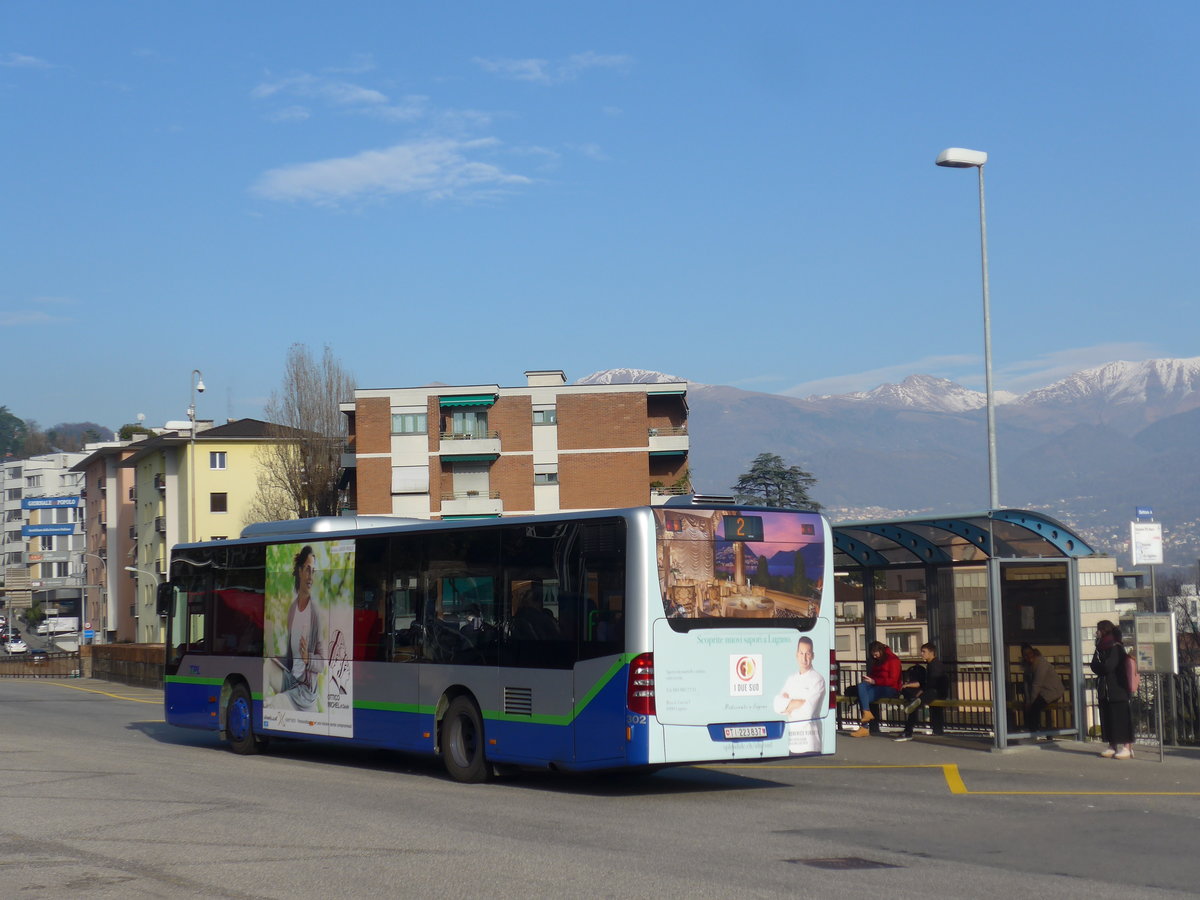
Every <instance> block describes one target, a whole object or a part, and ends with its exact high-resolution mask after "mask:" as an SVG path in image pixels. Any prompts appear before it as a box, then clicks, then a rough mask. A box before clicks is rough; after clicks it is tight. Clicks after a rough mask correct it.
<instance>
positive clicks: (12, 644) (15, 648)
mask: <svg viewBox="0 0 1200 900" xmlns="http://www.w3.org/2000/svg"><path fill="white" fill-rule="evenodd" d="M4 649H5V650H7V651H8V652H9V653H25V652H26V651H27V650H28V649H29V647H27V646H26V645H25V642H24V641H23V640H21V639H20V638H12V639H11V640H10V641H9V642H8V643H7V644H5V645H4Z"/></svg>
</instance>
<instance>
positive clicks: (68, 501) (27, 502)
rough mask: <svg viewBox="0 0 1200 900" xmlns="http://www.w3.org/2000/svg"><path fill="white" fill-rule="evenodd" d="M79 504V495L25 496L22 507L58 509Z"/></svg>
mask: <svg viewBox="0 0 1200 900" xmlns="http://www.w3.org/2000/svg"><path fill="white" fill-rule="evenodd" d="M73 506H79V498H78V497H25V498H24V499H22V500H21V509H58V508H60V507H73Z"/></svg>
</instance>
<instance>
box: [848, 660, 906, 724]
mask: <svg viewBox="0 0 1200 900" xmlns="http://www.w3.org/2000/svg"><path fill="white" fill-rule="evenodd" d="M868 651H869V652H870V654H871V659H870V662H869V663H868V664H867V674H866V675H864V676H863V680H862V681H861V682H859V684H858V685H856V686H855V687H854V688H853V690H852V691H851V694H853V693H857V694H858V706H859V709H860V711H861V712H862V721H861V722H859V725H858V728H856V729H854V730H853V731H851V732H850V737H866V736H867V735H868V734H870V733H871V732H872V730H875V731H878V729H879V725H878V723H876V722H875V713H873V712H872V711H871V704H872V703H874V702H875V701H876V700H882V699H883V698H884V697H899V696H900V658H899V657H898V656H896V654H895V653H893V652H892V648H891V647H889V646H888V645H887V644H884V643H882V642H881V641H872V642H871V645H870V647H869V648H868ZM872 723H874V724H872Z"/></svg>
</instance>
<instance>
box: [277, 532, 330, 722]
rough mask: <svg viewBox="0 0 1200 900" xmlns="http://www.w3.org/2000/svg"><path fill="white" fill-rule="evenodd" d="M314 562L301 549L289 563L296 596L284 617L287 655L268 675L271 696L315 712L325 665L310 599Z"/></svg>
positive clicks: (317, 615) (310, 552)
mask: <svg viewBox="0 0 1200 900" xmlns="http://www.w3.org/2000/svg"><path fill="white" fill-rule="evenodd" d="M315 572H316V562H315V560H314V559H313V549H312V547H311V546H305V547H304V548H303V549H302V550H301V551H300V552H299V553H297V554H296V557H295V560H294V562H293V564H292V579H293V582H294V584H295V591H296V595H295V598H294V599H293V600H292V604H291V606H290V607H289V608H288V614H287V655H286V656H285V657H283V658H282V659H279V660H278V662H279V665H278V667H277V668H276V669H275V670H274V672H273V673H272V676H271V687H272V688H273V689H274V693H275V694H276V695H280V696H286V697H287V699H288V700H289V701H290V702H291V705H292V706H293V707H294V708H295V709H315V708H316V705H317V683H318V680H319V677H320V674H321V669H322V668H324V665H325V659H324V657H325V653H324V648H323V647H322V644H321V612H320V610H319V608H318V607H317V603H316V599H315V598H314V597H313V581H314V574H315Z"/></svg>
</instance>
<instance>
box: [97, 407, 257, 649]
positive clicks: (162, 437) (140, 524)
mask: <svg viewBox="0 0 1200 900" xmlns="http://www.w3.org/2000/svg"><path fill="white" fill-rule="evenodd" d="M169 424H176V425H183V426H184V427H181V428H177V429H176V430H173V431H168V432H164V433H163V434H159V435H155V436H154V437H151V438H147V439H146V440H144V441H140V442H138V443H137V444H133V445H130V447H129V448H127V449H129V450H131V451H133V452H131V453H129V454H128V455H127V456H126V457H125V458H124V459H122V461H121V463H120V466H121V467H122V468H123V469H126V470H128V471H129V472H130V473H131V475H132V477H131V479H130V481H131V483H130V484H129V487H128V491H129V497H130V500H131V503H132V517H131V521H130V524H129V527H128V535H129V540H130V547H131V552H130V553H129V554H128V557H127V556H126V555H122V557H121V560H122V565H121V570H122V571H123V573H124V574H125V576H126V577H127V578H130V579H132V580H133V581H134V582H135V583H136V589H135V593H134V597H133V600H132V603H131V605H130V612H131V615H130V618H131V619H132V620H133V625H132V628H133V632H134V634H135V637H134V640H136V641H138V642H140V643H155V642H159V641H162V640H163V638H164V635H163V619H162V618H161V617H160V616H159V615H158V610H157V599H156V598H157V591H158V585H159V583H160V582H161V581H162V580H164V579H165V577H166V573H167V565H168V562H169V560H170V555H171V548H172V547H173V546H174V545H175V544H179V543H191V542H194V541H212V540H222V539H224V538H232V537H237V536H238V535H239V534H240V533H241V530H242V528H243V527H244V526H246V525H247V524H249V522H250V516H249V512H250V507H251V504H252V502H253V500H254V498H255V495H256V494H257V491H258V482H259V476H260V474H261V471H262V468H261V467H262V465H263V457H262V451H263V450H264V449H265V448H266V447H267V446H268V445H270V444H272V443H275V442H277V441H279V440H280V438H279V437H278V436H277V434H278V429H277V428H276V426H273V425H271V424H270V423H267V422H263V421H260V420H258V419H236V420H234V421H231V422H228V423H227V424H225V425H218V426H216V427H211V425H212V423H211V422H204V421H198V422H197V423H196V431H195V434H192V433H191V430H190V428H189V427H187V426H188V425H189V424H190V423H169ZM118 612H120V610H118ZM118 627H119V630H121V632H122V633H124V631H125V629H124V628H123V627H121V626H118Z"/></svg>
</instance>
